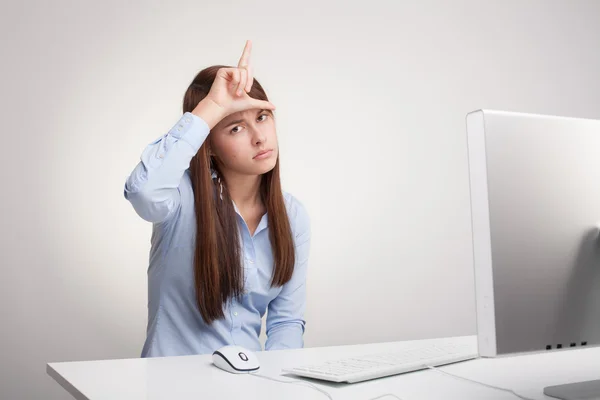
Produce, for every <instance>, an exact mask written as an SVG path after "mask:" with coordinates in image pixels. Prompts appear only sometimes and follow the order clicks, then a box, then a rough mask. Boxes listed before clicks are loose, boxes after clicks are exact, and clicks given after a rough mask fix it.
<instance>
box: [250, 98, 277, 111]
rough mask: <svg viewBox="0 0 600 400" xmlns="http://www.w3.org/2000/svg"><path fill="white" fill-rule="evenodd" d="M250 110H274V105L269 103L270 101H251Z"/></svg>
mask: <svg viewBox="0 0 600 400" xmlns="http://www.w3.org/2000/svg"><path fill="white" fill-rule="evenodd" d="M251 105H252V108H262V109H266V110H274V109H275V104H273V103H271V102H270V101H265V100H253V101H252V102H251Z"/></svg>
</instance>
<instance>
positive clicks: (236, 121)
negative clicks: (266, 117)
mask: <svg viewBox="0 0 600 400" xmlns="http://www.w3.org/2000/svg"><path fill="white" fill-rule="evenodd" d="M263 111H266V112H268V113H269V114H271V115H273V113H272V112H271V110H267V109H266V108H262V109H260V110H258V112H257V113H256V115H258V114H261V113H262V112H263ZM240 122H244V120H243V119H236V120H235V121H231V122H230V123H228V124H227V125H225V126H224V127H223V129H225V128H228V127H230V126H231V125H234V124H239V123H240Z"/></svg>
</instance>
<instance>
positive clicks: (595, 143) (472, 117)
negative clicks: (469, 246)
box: [466, 110, 600, 399]
mask: <svg viewBox="0 0 600 400" xmlns="http://www.w3.org/2000/svg"><path fill="white" fill-rule="evenodd" d="M466 125H467V139H468V154H469V175H470V194H471V212H472V230H473V254H474V268H475V271H474V274H475V294H476V310H477V335H478V346H479V353H480V355H481V356H482V357H497V356H503V355H514V354H518V353H536V352H546V351H565V350H570V349H580V348H582V347H586V346H587V347H590V346H598V345H600V229H599V228H600V121H598V120H592V119H581V118H568V117H558V116H548V115H538V114H526V113H516V112H507V111H495V110H477V111H473V112H471V113H469V114H467V117H466ZM591 384H592V385H594V384H597V385H598V391H599V395H600V381H598V382H597V383H591ZM587 385H588V386H589V385H590V383H589V382H588V383H587ZM581 387H583V386H581ZM581 387H580V389H581ZM547 389H549V388H547ZM554 389H556V390H558V391H555V392H553V393H555V394H556V393H559V392H564V389H565V388H564V387H562V388H554ZM554 389H552V390H554ZM588 389H589V388H588ZM549 390H550V389H549ZM552 390H550V392H552ZM572 390H573V389H571V393H572V392H573V391H572ZM574 390H577V388H575V389H574ZM567 392H569V390H567ZM547 394H550V395H551V393H547ZM561 396H567V397H558V396H557V397H558V398H565V399H569V398H571V397H568V396H570V394H569V393H567V394H562V395H561ZM573 398H574V397H573Z"/></svg>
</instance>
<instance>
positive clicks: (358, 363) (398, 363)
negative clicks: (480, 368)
mask: <svg viewBox="0 0 600 400" xmlns="http://www.w3.org/2000/svg"><path fill="white" fill-rule="evenodd" d="M477 357H479V354H478V352H477V348H476V345H467V344H457V343H454V342H451V341H448V342H444V343H438V344H435V345H433V344H430V345H425V344H424V345H415V346H412V347H410V348H407V349H403V350H401V351H398V352H393V353H383V354H370V355H366V356H360V357H349V358H344V359H340V360H332V361H327V362H325V363H320V364H315V365H306V366H300V367H294V368H285V369H283V370H282V371H283V372H287V373H290V374H294V375H299V376H306V377H308V378H316V379H322V380H326V381H332V382H349V383H354V382H361V381H366V380H369V379H375V378H381V377H384V376H390V375H396V374H402V373H405V372H411V371H417V370H420V369H424V368H427V366H432V367H437V366H440V365H445V364H451V363H454V362H458V361H465V360H471V359H474V358H477Z"/></svg>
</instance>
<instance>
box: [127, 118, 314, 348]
mask: <svg viewBox="0 0 600 400" xmlns="http://www.w3.org/2000/svg"><path fill="white" fill-rule="evenodd" d="M208 134H209V127H208V125H207V124H206V122H205V121H204V120H203V119H201V118H200V117H198V116H196V115H194V114H191V113H189V112H187V113H185V114H183V115H182V117H181V118H180V119H179V121H178V122H177V123H176V124H175V125H174V126H173V128H172V129H171V130H170V131H169V132H168V133H167V134H164V135H162V136H161V137H159V138H158V139H157V140H155V141H153V142H152V143H150V144H149V145H147V146H146V148H145V149H144V151H143V152H142V155H141V159H140V162H139V163H138V164H137V165H136V167H135V168H134V170H133V171H132V173H131V174H130V175H129V177H128V178H127V180H126V182H125V188H124V196H125V198H126V199H127V200H129V202H130V203H131V204H132V205H133V208H134V209H135V211H136V213H137V214H138V215H139V216H140V217H142V218H143V219H144V220H146V221H149V222H152V223H153V224H152V236H151V239H150V243H151V249H150V257H149V258H150V259H149V267H148V325H147V332H146V333H147V337H146V341H145V343H144V346H143V349H142V353H141V356H142V357H157V356H177V355H191V354H207V353H212V352H213V351H214V350H216V349H218V348H220V347H222V346H225V345H229V344H235V345H239V346H243V347H246V348H247V349H250V350H254V351H259V350H262V348H261V344H260V341H259V336H260V330H261V322H262V320H261V319H262V317H263V316H264V314H265V312H266V311H267V310H268V312H267V320H266V328H267V329H266V334H267V341H266V342H265V350H276V349H288V348H300V347H303V345H304V341H303V334H304V327H305V320H304V311H305V303H306V270H307V263H308V256H309V247H310V236H311V235H310V220H309V217H308V214H307V212H306V209H305V208H304V206H303V205H302V204H301V203H300V201H299V200H298V199H296V198H295V197H294V196H292V195H291V194H289V193H287V192H284V193H283V196H284V201H285V204H286V209H287V212H288V216H289V218H290V225H291V228H292V235H293V239H294V243H295V250H296V264H295V266H294V273H293V275H292V279H291V280H290V281H289V282H288V283H287V284H285V285H283V286H282V287H273V288H271V287H270V279H271V274H272V271H273V255H272V252H271V243H270V240H269V227H268V220H267V214H264V215H263V216H262V219H261V220H260V223H259V224H258V227H257V228H256V231H255V232H254V234H253V235H250V231H249V229H248V226H247V225H246V222H245V221H244V219H243V217H242V216H241V214H240V212H239V210H238V208H237V206H236V205H235V203H234V208H235V211H236V213H237V221H238V227H239V229H240V236H241V238H240V240H241V242H240V243H241V250H242V254H243V258H242V260H241V262H242V264H243V268H244V276H245V282H244V294H243V297H242V298H241V299H240V301H238V300H236V299H232V300H231V301H230V302H228V304H226V305H225V306H224V312H225V318H223V319H220V320H216V321H214V322H213V323H212V324H211V325H207V324H206V323H204V321H203V320H202V317H201V315H200V312H199V311H198V308H197V305H196V297H195V296H196V294H195V293H196V290H195V285H194V270H193V258H194V250H195V246H196V242H195V235H196V217H195V212H194V194H193V190H192V183H191V179H190V170H189V165H190V161H191V159H192V157H193V156H194V155H195V154H196V153H197V151H198V149H200V146H201V145H202V143H203V142H204V140H205V139H206V138H207V136H208ZM211 195H214V193H213V194H211ZM217 201H220V200H219V198H218V197H217Z"/></svg>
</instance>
